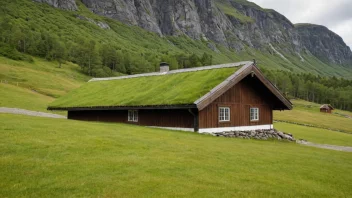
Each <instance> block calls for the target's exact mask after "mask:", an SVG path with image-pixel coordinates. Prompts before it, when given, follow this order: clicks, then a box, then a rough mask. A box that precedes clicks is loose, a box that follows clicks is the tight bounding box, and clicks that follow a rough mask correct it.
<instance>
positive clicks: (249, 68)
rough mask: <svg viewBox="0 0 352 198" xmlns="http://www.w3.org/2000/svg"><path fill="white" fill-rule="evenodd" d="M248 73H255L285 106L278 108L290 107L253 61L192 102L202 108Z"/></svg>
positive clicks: (286, 108) (289, 103) (288, 102)
mask: <svg viewBox="0 0 352 198" xmlns="http://www.w3.org/2000/svg"><path fill="white" fill-rule="evenodd" d="M248 75H255V76H256V77H257V78H258V79H259V80H260V81H261V82H262V83H263V84H264V85H265V86H266V87H267V88H268V89H269V90H270V91H271V92H272V93H273V94H274V95H275V96H276V97H277V98H278V99H279V100H280V101H281V102H282V103H283V104H284V106H285V108H283V109H280V110H291V109H292V103H291V102H290V100H288V99H287V98H286V97H285V96H284V95H283V94H282V93H281V91H280V90H279V89H278V88H277V87H276V86H274V85H273V84H272V83H271V82H270V81H269V80H268V79H267V78H266V77H265V76H264V75H263V73H262V72H261V71H260V69H259V68H258V67H257V66H256V65H255V63H253V62H249V63H247V64H246V65H245V66H243V67H242V68H241V69H239V70H238V71H237V72H235V73H234V74H233V75H231V76H230V77H228V78H227V79H226V80H225V81H223V82H222V83H220V84H219V85H218V86H216V87H215V88H213V89H212V90H211V91H210V92H208V93H207V94H205V95H204V96H202V97H201V98H199V99H198V100H197V101H195V102H194V103H195V104H196V105H197V108H198V109H199V110H202V109H204V108H205V107H207V106H208V105H209V104H210V103H212V102H213V101H214V100H216V99H217V98H218V97H220V96H221V95H222V94H224V93H225V92H226V91H228V90H229V89H231V88H232V87H233V86H234V85H236V84H237V83H238V82H240V81H241V80H242V79H244V78H245V77H246V76H248Z"/></svg>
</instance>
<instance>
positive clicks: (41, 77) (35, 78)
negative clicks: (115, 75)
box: [0, 56, 90, 97]
mask: <svg viewBox="0 0 352 198" xmlns="http://www.w3.org/2000/svg"><path fill="white" fill-rule="evenodd" d="M89 79H90V77H87V76H86V75H84V74H82V73H81V69H80V67H79V66H78V65H75V64H72V63H67V64H63V65H62V68H58V64H57V63H55V62H49V61H45V60H43V59H39V58H34V62H33V63H28V62H24V61H14V60H11V59H8V58H4V57H1V56H0V80H2V81H5V80H6V81H7V83H9V84H12V85H16V86H17V85H18V86H19V87H23V88H26V89H29V90H34V91H36V92H38V93H41V94H43V95H47V96H51V97H59V96H62V95H64V94H66V93H67V92H69V91H71V90H72V89H75V88H78V87H79V86H80V85H81V84H83V83H84V82H86V81H88V80H89Z"/></svg>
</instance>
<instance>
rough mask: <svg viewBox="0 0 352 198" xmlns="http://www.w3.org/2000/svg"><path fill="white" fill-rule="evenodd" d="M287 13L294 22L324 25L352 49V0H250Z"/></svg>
mask: <svg viewBox="0 0 352 198" xmlns="http://www.w3.org/2000/svg"><path fill="white" fill-rule="evenodd" d="M249 1H252V2H254V3H256V4H258V5H259V6H261V7H263V8H271V9H274V10H276V11H278V12H279V13H281V14H283V15H285V16H286V17H287V18H288V19H289V20H290V21H291V22H292V23H313V24H318V25H324V26H326V27H328V28H329V29H330V30H332V31H333V32H335V33H337V34H338V35H340V36H341V37H342V38H343V40H344V41H345V43H346V44H347V45H348V46H349V47H350V48H351V49H352V0H249Z"/></svg>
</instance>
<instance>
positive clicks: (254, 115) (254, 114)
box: [250, 108, 259, 121]
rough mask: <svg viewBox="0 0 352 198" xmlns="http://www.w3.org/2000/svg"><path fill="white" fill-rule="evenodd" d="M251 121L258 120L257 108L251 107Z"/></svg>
mask: <svg viewBox="0 0 352 198" xmlns="http://www.w3.org/2000/svg"><path fill="white" fill-rule="evenodd" d="M250 117H251V121H258V120H259V108H251V110H250Z"/></svg>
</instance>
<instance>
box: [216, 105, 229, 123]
mask: <svg viewBox="0 0 352 198" xmlns="http://www.w3.org/2000/svg"><path fill="white" fill-rule="evenodd" d="M219 121H220V122H227V121H230V108H229V107H219Z"/></svg>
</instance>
